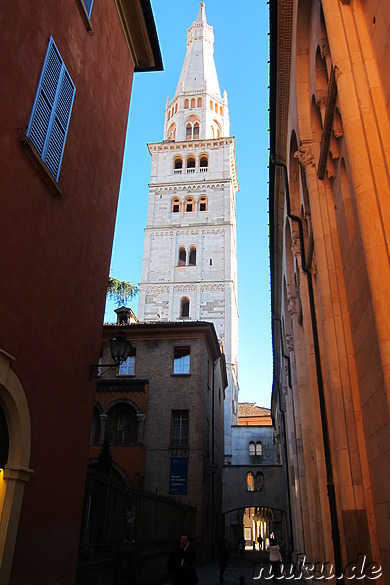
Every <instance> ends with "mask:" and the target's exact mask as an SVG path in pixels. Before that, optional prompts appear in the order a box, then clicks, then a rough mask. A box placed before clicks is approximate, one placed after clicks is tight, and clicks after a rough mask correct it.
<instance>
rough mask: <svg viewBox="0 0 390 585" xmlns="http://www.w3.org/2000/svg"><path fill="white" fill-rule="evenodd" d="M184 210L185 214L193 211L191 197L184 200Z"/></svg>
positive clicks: (193, 206) (193, 204)
mask: <svg viewBox="0 0 390 585" xmlns="http://www.w3.org/2000/svg"><path fill="white" fill-rule="evenodd" d="M185 210H186V212H187V213H192V212H193V211H194V210H195V201H194V199H193V198H192V197H188V199H186V202H185Z"/></svg>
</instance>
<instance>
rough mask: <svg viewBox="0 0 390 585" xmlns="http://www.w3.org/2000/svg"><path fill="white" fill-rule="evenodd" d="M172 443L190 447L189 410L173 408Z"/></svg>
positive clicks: (177, 445)
mask: <svg viewBox="0 0 390 585" xmlns="http://www.w3.org/2000/svg"><path fill="white" fill-rule="evenodd" d="M171 424H172V426H171V445H172V446H173V447H188V410H172V423H171Z"/></svg>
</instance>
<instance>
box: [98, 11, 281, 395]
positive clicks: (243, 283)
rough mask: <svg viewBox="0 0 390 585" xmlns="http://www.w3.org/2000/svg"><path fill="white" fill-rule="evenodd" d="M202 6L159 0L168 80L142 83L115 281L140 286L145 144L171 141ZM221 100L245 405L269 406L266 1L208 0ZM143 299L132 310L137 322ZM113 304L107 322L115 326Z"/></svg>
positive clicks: (147, 164)
mask: <svg viewBox="0 0 390 585" xmlns="http://www.w3.org/2000/svg"><path fill="white" fill-rule="evenodd" d="M199 6H200V1H198V0H152V8H153V12H154V17H155V22H156V27H157V32H158V37H159V42H160V48H161V53H162V57H163V63H164V71H162V72H154V73H137V74H135V76H134V80H133V92H132V96H131V104H130V113H129V122H128V129H127V136H128V138H127V141H126V148H125V156H124V162H123V170H122V181H121V190H120V195H119V206H118V215H117V223H116V230H115V238H114V246H113V255H112V261H111V275H112V276H115V277H116V278H119V279H121V280H130V281H131V282H134V283H135V284H138V283H139V282H140V280H141V268H142V253H143V242H144V227H145V223H146V213H147V204H148V196H149V188H148V183H149V180H150V171H151V157H150V155H149V152H148V149H147V146H146V144H147V143H148V142H160V141H161V140H162V138H163V126H164V110H165V105H166V101H167V97H168V96H170V98H172V97H173V95H174V93H175V89H176V85H177V82H178V79H179V75H180V71H181V68H182V65H183V61H184V57H185V52H186V35H187V29H188V28H189V27H190V26H191V24H192V22H193V21H194V20H195V19H196V16H197V14H198V11H199ZM205 6H206V17H207V22H208V24H210V25H212V26H213V29H214V40H215V42H214V58H215V64H216V68H217V74H218V79H219V85H220V89H221V93H223V91H224V90H225V89H226V91H227V95H228V103H229V115H230V134H231V136H234V137H235V141H236V161H237V175H238V181H239V185H240V191H239V193H238V194H237V199H236V201H237V208H236V210H237V243H238V302H239V318H240V320H239V385H240V394H239V401H240V402H256V403H257V404H258V405H259V406H267V407H268V406H269V405H270V396H271V384H272V352H271V332H270V323H271V313H270V269H269V248H268V245H269V240H268V233H269V228H268V219H269V218H268V200H267V197H268V156H269V155H268V120H269V117H268V107H269V105H268V104H269V97H268V83H269V73H268V63H267V62H268V59H269V47H268V43H269V37H268V24H269V20H268V6H267V2H266V0H245V2H240V3H239V2H236V1H233V0H207V1H206V2H205ZM137 305H138V298H137V297H136V298H135V299H134V300H133V301H132V302H131V303H130V306H131V307H132V309H133V310H134V311H135V313H137ZM115 308H116V306H115V304H114V303H112V302H108V303H107V306H106V312H105V317H104V321H105V322H111V323H112V322H114V321H115V317H116V316H115V313H114V312H113V311H114V309H115Z"/></svg>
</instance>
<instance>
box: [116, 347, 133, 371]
mask: <svg viewBox="0 0 390 585" xmlns="http://www.w3.org/2000/svg"><path fill="white" fill-rule="evenodd" d="M135 356H136V348H135V347H133V349H131V350H130V354H129V356H128V357H127V359H126V360H125V361H124V362H122V363H121V364H119V366H118V376H121V377H123V376H135ZM129 366H132V367H131V369H132V371H131V372H129V371H128V370H129ZM124 369H126V370H127V371H125V372H124V371H123V370H124ZM121 370H122V371H121Z"/></svg>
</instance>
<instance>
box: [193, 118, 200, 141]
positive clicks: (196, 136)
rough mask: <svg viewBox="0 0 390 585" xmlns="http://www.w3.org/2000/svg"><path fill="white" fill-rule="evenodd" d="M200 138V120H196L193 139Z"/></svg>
mask: <svg viewBox="0 0 390 585" xmlns="http://www.w3.org/2000/svg"><path fill="white" fill-rule="evenodd" d="M198 138H199V124H198V122H195V124H194V133H193V139H194V140H198Z"/></svg>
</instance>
